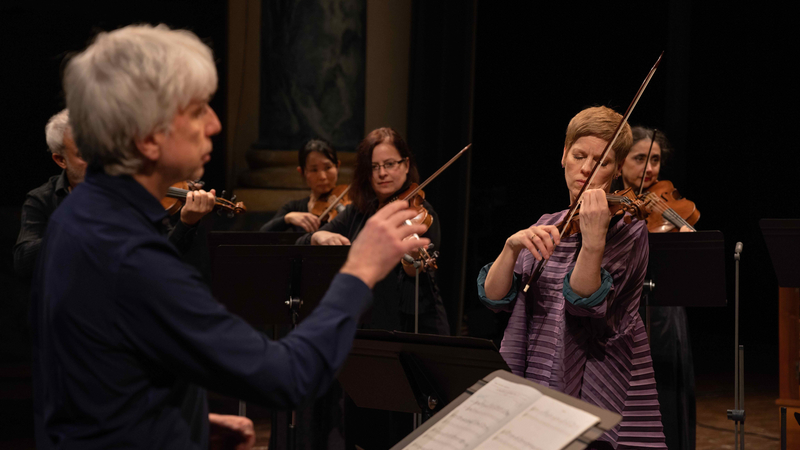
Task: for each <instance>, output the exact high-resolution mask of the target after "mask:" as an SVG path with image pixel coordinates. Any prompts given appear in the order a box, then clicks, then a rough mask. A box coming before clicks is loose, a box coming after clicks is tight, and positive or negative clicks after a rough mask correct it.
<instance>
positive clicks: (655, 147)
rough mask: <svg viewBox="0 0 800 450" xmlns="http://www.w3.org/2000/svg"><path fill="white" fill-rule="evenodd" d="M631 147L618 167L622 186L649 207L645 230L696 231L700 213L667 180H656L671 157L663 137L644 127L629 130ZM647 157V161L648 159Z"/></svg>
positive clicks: (657, 231) (660, 231) (655, 231)
mask: <svg viewBox="0 0 800 450" xmlns="http://www.w3.org/2000/svg"><path fill="white" fill-rule="evenodd" d="M632 130H633V146H632V147H631V151H630V152H629V153H628V156H627V157H626V158H625V161H624V162H623V164H622V168H621V169H622V183H623V184H624V186H625V187H626V188H628V187H630V188H633V189H634V191H635V192H637V193H638V192H639V190H640V188H641V190H642V195H641V196H640V197H641V198H642V199H643V200H644V201H646V202H647V203H648V204H649V210H650V215H649V216H648V217H647V228H648V230H650V232H651V233H663V232H667V231H682V232H685V231H696V230H695V229H694V224H695V223H697V220H698V219H699V218H700V212H699V211H698V210H697V208H696V207H695V205H694V203H693V202H691V201H689V200H687V199H685V198H683V197H682V196H681V195H680V194H679V193H678V190H677V189H675V187H674V186H673V185H672V183H671V182H669V181H667V180H659V175H660V173H661V167H662V163H663V162H664V161H666V160H667V157H668V156H669V155H670V153H671V149H670V145H669V141H668V140H667V138H666V136H665V135H664V133H661V132H659V131H657V130H653V129H650V128H646V127H641V126H637V127H633V128H632ZM648 155H649V157H648Z"/></svg>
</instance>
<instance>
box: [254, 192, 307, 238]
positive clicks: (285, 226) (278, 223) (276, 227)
mask: <svg viewBox="0 0 800 450" xmlns="http://www.w3.org/2000/svg"><path fill="white" fill-rule="evenodd" d="M310 200H311V196H308V197H306V198H301V199H299V200H292V201H289V202H287V203H286V204H285V205H283V206H281V209H279V210H278V212H277V213H276V214H275V217H273V218H272V219H271V220H270V221H269V222H267V223H265V224H264V225H263V226H262V227H261V231H294V232H298V233H303V232H305V231H306V230H304V229H303V228H301V227H298V226H296V225H292V224H290V223H286V222H285V221H284V220H283V218H284V217H285V216H286V215H287V214H289V213H290V212H304V213H307V212H308V202H309V201H310Z"/></svg>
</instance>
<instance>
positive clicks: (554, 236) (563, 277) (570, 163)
mask: <svg viewBox="0 0 800 450" xmlns="http://www.w3.org/2000/svg"><path fill="white" fill-rule="evenodd" d="M621 120H622V116H621V115H620V114H617V113H616V112H614V111H613V110H611V109H609V108H606V107H593V108H588V109H585V110H583V111H581V112H580V113H578V114H577V115H576V116H575V117H573V118H572V120H571V121H570V123H569V125H568V127H567V132H566V139H565V143H564V149H563V153H562V158H561V165H562V167H563V168H564V177H565V180H566V184H567V191H568V193H569V197H570V202H572V203H574V202H575V201H576V198H577V196H578V195H579V193H580V191H581V189H582V188H583V185H584V184H585V183H587V181H588V180H589V177H590V174H591V172H592V170H593V168H594V167H595V165H597V164H600V167H599V168H598V169H597V170H598V171H597V173H596V174H595V177H594V179H593V181H592V183H591V185H589V186H588V188H587V190H586V191H585V192H584V194H583V198H582V200H581V207H580V212H579V221H580V233H577V234H573V235H571V236H565V237H564V238H563V239H562V238H560V232H559V230H558V228H557V224H559V223H560V222H562V221H563V220H564V218H565V216H566V214H567V211H561V212H557V213H553V214H545V215H544V216H542V217H541V218H540V219H539V221H538V222H536V223H535V224H534V225H533V226H531V227H529V228H526V229H524V230H521V231H519V232H517V233H514V234H513V235H511V236H510V237H509V238H508V239H507V240H506V242H505V245H504V246H503V249H502V251H501V253H500V255H499V256H498V257H497V259H496V260H495V261H494V262H493V263H490V264H488V265H487V266H486V267H484V268H483V269H482V270H481V273H480V275H479V276H478V291H479V294H480V297H481V300H482V301H483V303H484V304H486V305H487V306H488V307H489V308H491V309H493V310H505V311H510V312H511V317H510V318H509V322H508V326H507V328H506V331H505V335H504V337H503V341H502V344H501V348H500V353H501V354H502V355H503V358H504V359H505V360H506V362H507V363H508V365H509V367H510V368H511V370H512V371H513V372H514V373H515V374H517V375H520V376H524V377H525V378H527V379H530V380H533V381H536V382H538V383H541V384H543V385H545V386H548V387H550V388H553V389H557V390H559V391H562V392H565V393H567V394H569V395H572V396H574V397H577V398H580V399H582V400H584V401H587V402H589V403H593V404H595V405H597V406H600V407H601V408H604V409H608V410H611V411H615V412H617V413H619V414H621V415H622V417H623V419H622V422H621V423H620V425H618V426H617V427H615V428H613V429H612V430H610V431H609V432H607V433H605V434H604V435H603V436H602V437H601V438H600V440H601V441H605V442H599V443H594V444H592V445H591V446H590V447H589V448H618V449H623V448H643V447H647V448H666V447H665V445H664V435H663V433H662V427H661V415H660V413H659V405H658V399H657V394H656V389H655V380H654V378H653V369H652V363H651V360H650V352H649V348H648V345H647V337H646V333H645V328H644V324H643V322H642V319H641V317H640V316H639V313H638V307H639V299H640V297H641V292H642V284H643V281H644V276H645V271H646V270H647V259H648V254H649V249H648V240H647V228H646V227H645V223H644V222H643V221H640V220H636V219H632V220H631V221H630V223H628V220H619V219H620V216H615V217H614V218H613V219H612V218H611V215H610V212H609V208H608V203H607V200H606V194H607V193H608V191H609V186H610V184H611V181H612V180H613V179H614V177H616V176H619V173H620V168H621V166H622V163H623V161H624V160H625V157H626V156H627V153H628V151H629V150H630V147H631V140H632V138H631V131H630V127H629V126H628V125H627V124H625V125H624V126H623V128H622V130H621V133H620V135H619V137H618V138H617V140H616V141H615V143H614V145H613V146H612V148H611V150H610V152H609V155H608V158H607V159H606V160H605V161H599V159H600V156H601V155H602V153H603V150H604V149H605V147H606V145H607V144H608V142H609V141H611V139H612V138H613V135H614V132H615V130H616V128H617V125H618V124H619V123H620V121H621ZM542 260H549V263H548V264H547V265H546V266H545V268H544V271H543V273H542V274H541V276H540V277H539V278H538V280H537V281H535V282H532V283H531V285H530V289H529V290H528V291H527V292H524V291H523V289H522V286H524V284H525V283H526V282H527V281H528V280H529V279H530V277H531V274H532V272H533V271H534V270H535V269H536V267H537V266H538V264H541V262H540V261H542Z"/></svg>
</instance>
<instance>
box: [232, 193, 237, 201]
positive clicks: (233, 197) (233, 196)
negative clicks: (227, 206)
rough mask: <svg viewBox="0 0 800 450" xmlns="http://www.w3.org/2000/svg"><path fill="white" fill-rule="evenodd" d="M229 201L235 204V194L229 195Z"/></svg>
mask: <svg viewBox="0 0 800 450" xmlns="http://www.w3.org/2000/svg"><path fill="white" fill-rule="evenodd" d="M231 201H232V202H235V201H236V194H234V195H231Z"/></svg>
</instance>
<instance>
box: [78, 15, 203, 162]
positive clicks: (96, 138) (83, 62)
mask: <svg viewBox="0 0 800 450" xmlns="http://www.w3.org/2000/svg"><path fill="white" fill-rule="evenodd" d="M216 90H217V69H216V67H215V65H214V59H213V54H212V52H211V49H210V48H209V47H208V46H207V45H205V44H204V43H202V42H201V41H200V39H199V38H198V37H197V36H196V35H195V34H194V33H192V32H191V31H187V30H171V29H170V28H169V27H167V26H166V25H158V26H155V27H153V26H151V25H129V26H127V27H124V28H120V29H118V30H114V31H111V32H109V33H100V34H98V35H97V37H96V38H95V39H94V42H93V43H92V44H91V45H89V47H88V48H87V49H86V50H84V51H83V52H82V53H80V54H78V55H77V56H75V57H74V58H72V59H71V60H70V61H69V62H68V64H67V66H66V69H65V71H64V91H65V93H66V97H67V108H68V109H69V110H70V116H71V117H70V124H71V125H72V136H73V139H74V140H75V143H76V145H77V146H78V148H80V149H81V154H82V156H83V158H84V159H85V160H86V162H87V163H88V164H89V166H90V167H93V168H100V167H102V168H103V169H104V170H105V172H106V173H107V174H109V175H132V174H135V173H137V172H138V171H139V170H140V169H141V167H142V159H141V156H140V154H139V152H138V150H137V149H136V146H135V144H134V142H135V140H136V139H143V138H145V137H146V136H148V135H149V134H151V133H153V132H159V131H165V132H169V126H170V124H171V123H172V120H173V118H174V117H175V115H176V114H177V113H178V112H179V111H180V110H182V109H184V108H186V107H187V106H188V105H189V103H191V102H192V101H193V100H196V99H201V98H203V99H205V98H208V97H210V96H211V95H212V94H213V93H214V92H215V91H216Z"/></svg>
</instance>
